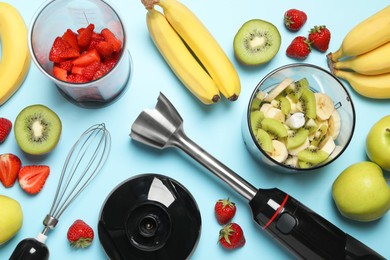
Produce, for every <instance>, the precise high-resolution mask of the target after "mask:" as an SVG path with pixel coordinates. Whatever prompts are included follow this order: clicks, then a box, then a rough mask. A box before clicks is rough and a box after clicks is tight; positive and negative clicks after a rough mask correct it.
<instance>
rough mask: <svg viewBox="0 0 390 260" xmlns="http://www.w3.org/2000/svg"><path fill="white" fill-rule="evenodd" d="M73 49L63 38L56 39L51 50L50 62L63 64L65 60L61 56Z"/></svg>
mask: <svg viewBox="0 0 390 260" xmlns="http://www.w3.org/2000/svg"><path fill="white" fill-rule="evenodd" d="M69 47H71V46H70V45H69V43H67V42H66V41H65V40H64V39H62V37H57V38H55V40H54V42H53V45H52V47H51V49H50V53H49V60H50V61H52V62H61V61H63V59H62V58H61V56H60V54H61V53H62V52H63V51H65V50H66V49H68V48H69Z"/></svg>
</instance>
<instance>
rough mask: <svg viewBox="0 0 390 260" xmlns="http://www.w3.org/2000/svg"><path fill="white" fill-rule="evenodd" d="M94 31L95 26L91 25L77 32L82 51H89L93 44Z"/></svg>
mask: <svg viewBox="0 0 390 260" xmlns="http://www.w3.org/2000/svg"><path fill="white" fill-rule="evenodd" d="M94 29H95V25H94V24H89V25H88V26H87V27H86V28H81V29H79V30H78V31H77V32H78V33H79V35H78V36H77V43H78V45H79V46H80V49H81V50H83V49H84V50H85V49H87V47H88V46H89V44H90V43H91V40H92V34H93V30H94Z"/></svg>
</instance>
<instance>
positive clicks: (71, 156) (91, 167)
mask: <svg viewBox="0 0 390 260" xmlns="http://www.w3.org/2000/svg"><path fill="white" fill-rule="evenodd" d="M110 149H111V136H110V133H109V132H108V130H107V129H106V127H105V124H104V123H101V124H96V125H93V126H91V127H89V128H88V129H87V130H85V132H84V133H83V134H82V135H81V136H80V138H79V139H78V140H77V141H76V143H75V144H74V145H73V146H72V148H71V149H70V151H69V153H68V156H67V157H66V160H65V162H64V166H63V168H62V172H61V176H60V179H59V183H58V186H57V190H56V194H55V196H54V200H53V204H52V206H51V209H50V212H49V214H48V216H49V217H50V218H52V219H54V220H55V221H58V219H59V218H60V216H61V215H62V213H63V212H64V211H65V210H66V208H67V207H68V206H69V205H70V204H71V203H72V202H73V201H74V200H75V199H76V197H77V196H78V195H80V193H81V192H82V191H83V190H84V189H85V188H86V187H87V186H88V185H89V183H90V182H91V181H92V180H93V179H94V178H95V177H96V175H97V173H98V172H100V170H101V169H102V167H103V165H104V164H105V162H106V160H107V158H108V154H109V151H110ZM44 224H45V223H44ZM46 226H47V225H46ZM51 228H52V227H51Z"/></svg>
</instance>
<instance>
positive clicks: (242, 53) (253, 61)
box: [233, 19, 281, 66]
mask: <svg viewBox="0 0 390 260" xmlns="http://www.w3.org/2000/svg"><path fill="white" fill-rule="evenodd" d="M280 44H281V37H280V32H279V30H278V28H276V26H275V25H273V24H272V23H270V22H267V21H264V20H260V19H252V20H249V21H247V22H245V23H244V24H243V25H242V26H241V28H240V29H239V30H238V32H237V33H236V35H235V37H234V41H233V47H234V53H235V56H236V58H237V59H238V60H239V61H240V62H241V63H243V64H245V65H249V66H256V65H260V64H263V63H266V62H268V61H270V60H271V59H272V58H273V57H274V56H275V55H276V53H278V51H279V49H280Z"/></svg>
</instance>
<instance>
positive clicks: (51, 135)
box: [14, 104, 62, 155]
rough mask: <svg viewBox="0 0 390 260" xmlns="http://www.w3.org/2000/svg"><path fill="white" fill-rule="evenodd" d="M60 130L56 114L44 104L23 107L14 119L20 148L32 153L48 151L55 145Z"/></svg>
mask: <svg viewBox="0 0 390 260" xmlns="http://www.w3.org/2000/svg"><path fill="white" fill-rule="evenodd" d="M61 131H62V123H61V120H60V118H59V117H58V115H57V114H56V113H55V112H54V111H53V110H51V109H50V108H48V107H46V106H44V105H40V104H37V105H31V106H28V107H26V108H24V109H23V110H22V111H20V113H19V114H18V116H17V117H16V120H15V126H14V134H15V138H16V142H17V143H18V145H19V147H20V149H22V150H23V151H24V152H25V153H28V154H32V155H42V154H46V153H48V152H50V151H51V150H53V149H54V147H55V146H56V145H57V143H58V141H59V138H60V135H61Z"/></svg>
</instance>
